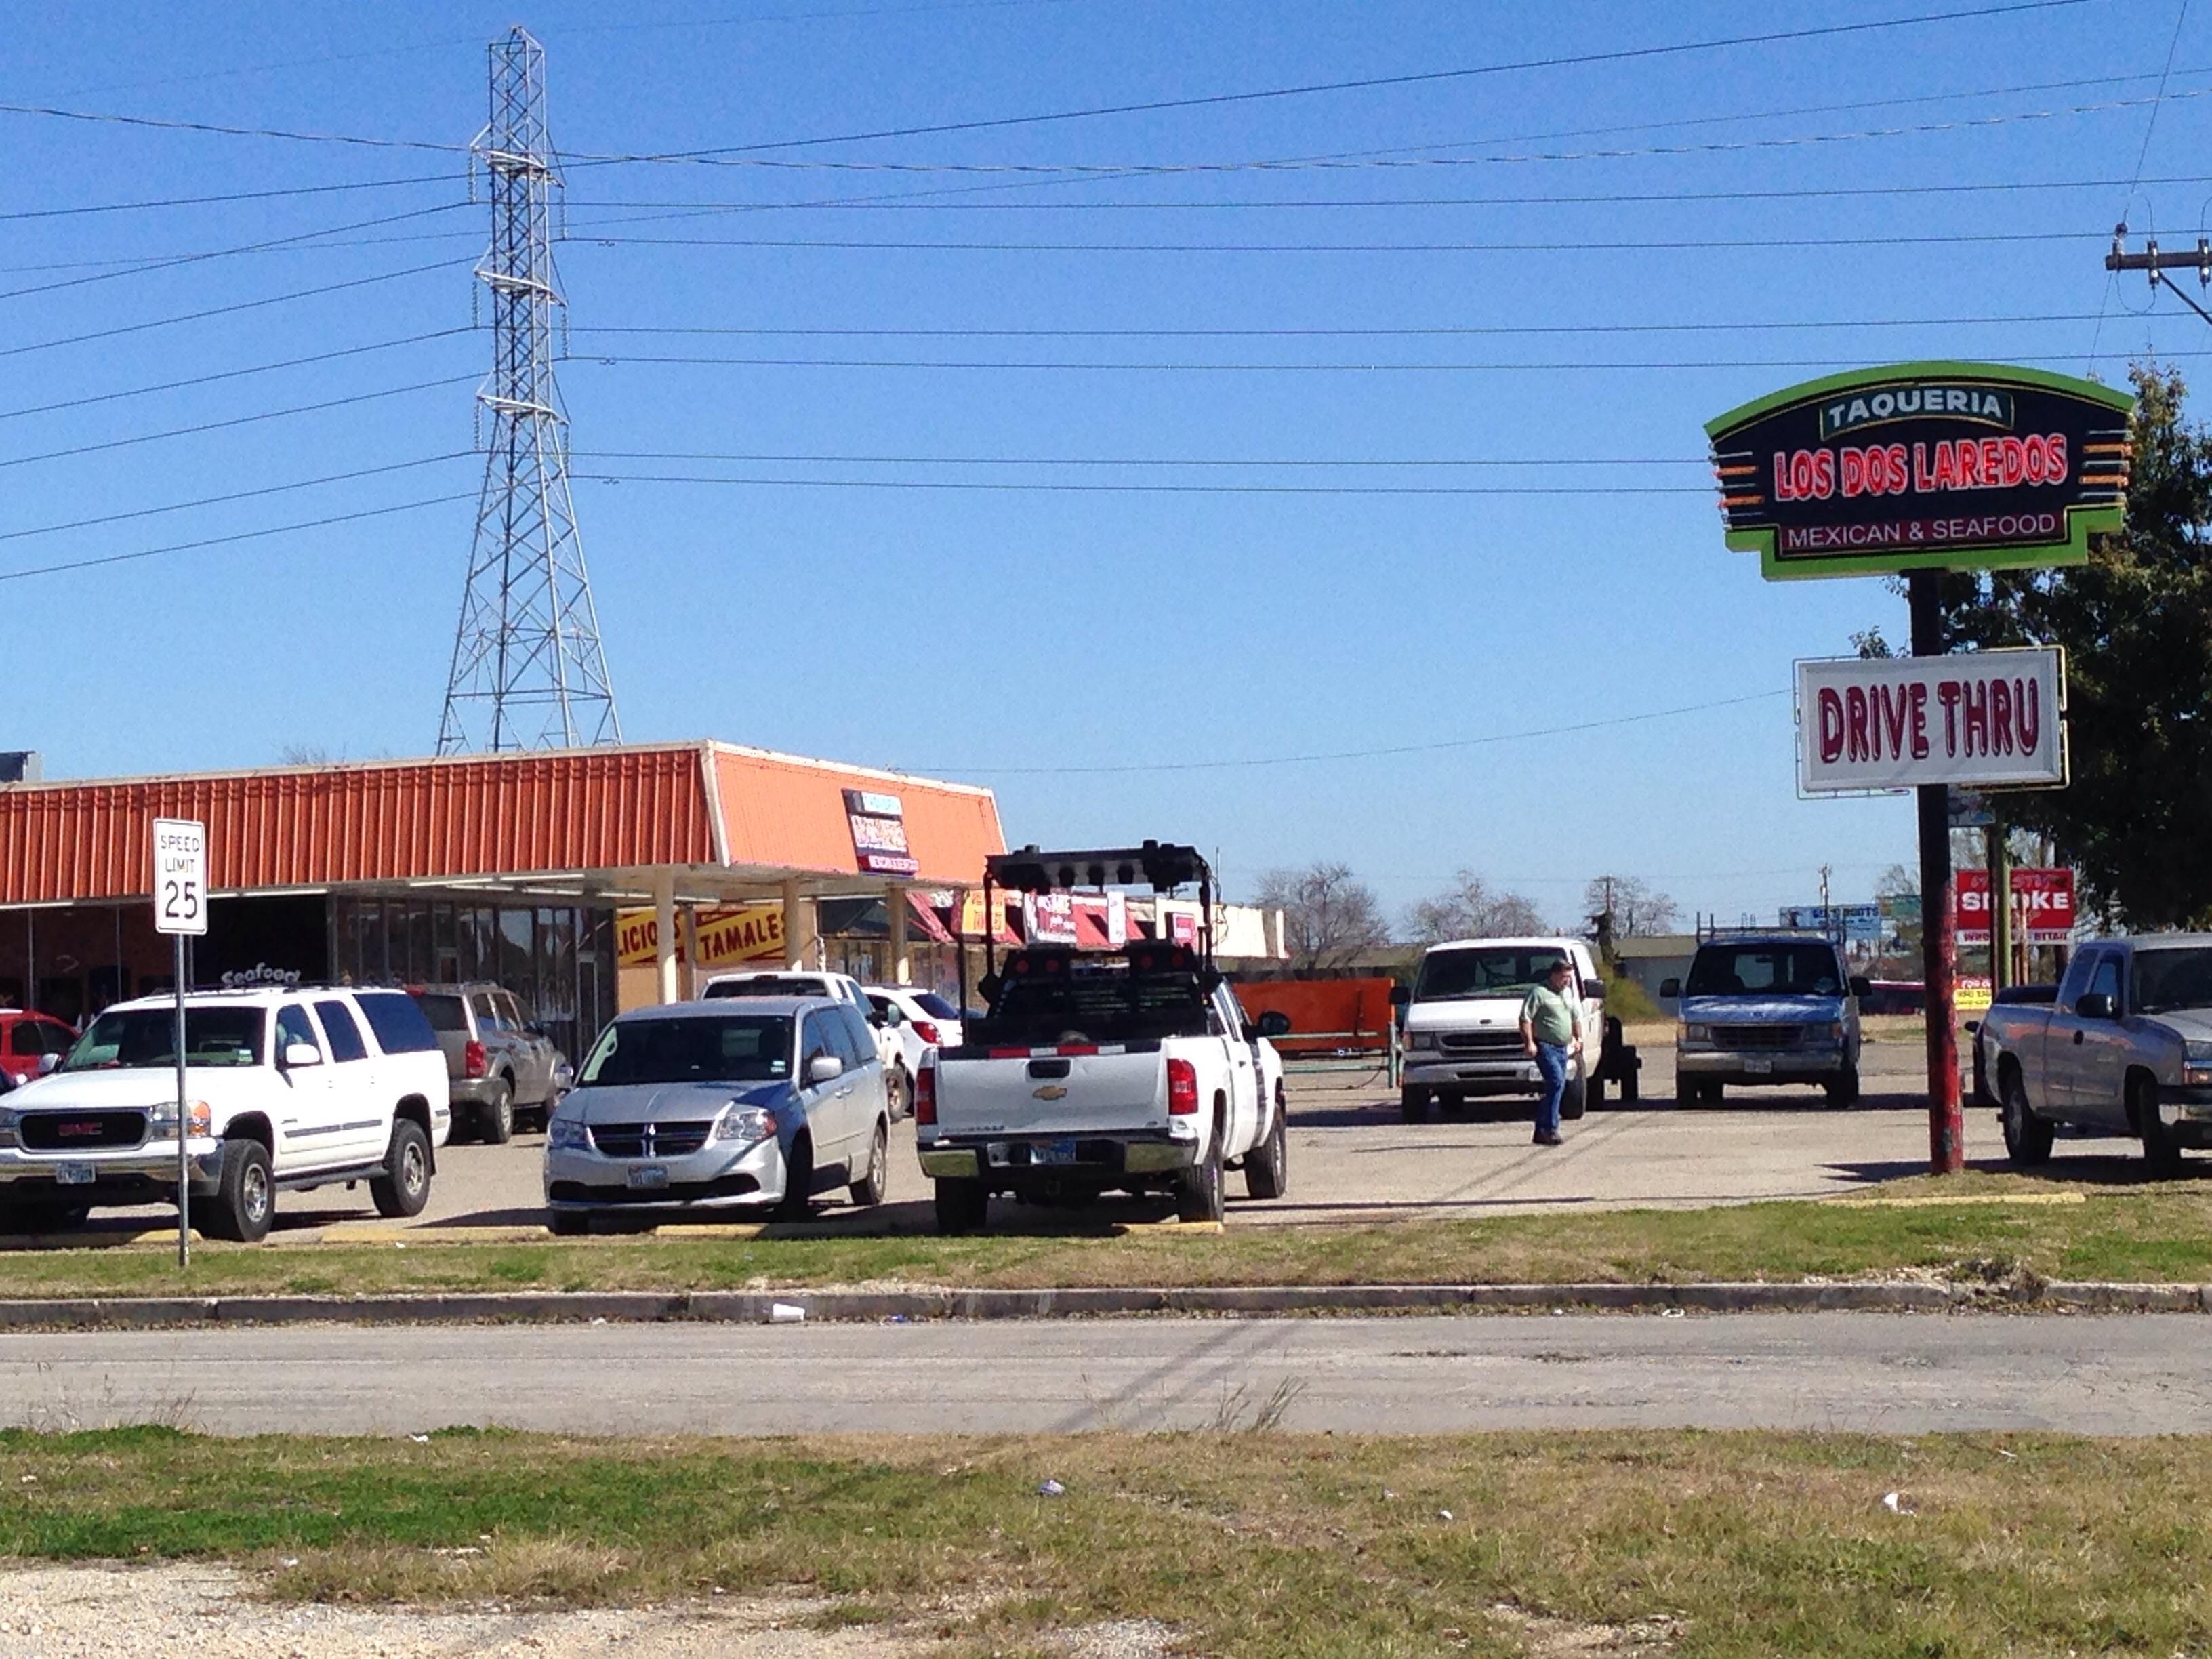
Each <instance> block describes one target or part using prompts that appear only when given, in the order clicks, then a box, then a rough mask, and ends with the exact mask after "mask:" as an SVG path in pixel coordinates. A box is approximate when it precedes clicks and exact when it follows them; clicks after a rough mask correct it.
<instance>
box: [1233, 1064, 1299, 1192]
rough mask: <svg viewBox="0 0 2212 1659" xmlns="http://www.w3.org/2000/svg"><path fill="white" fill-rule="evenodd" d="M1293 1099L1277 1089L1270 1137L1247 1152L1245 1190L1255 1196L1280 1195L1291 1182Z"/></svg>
mask: <svg viewBox="0 0 2212 1659" xmlns="http://www.w3.org/2000/svg"><path fill="white" fill-rule="evenodd" d="M1289 1115H1290V1103H1289V1102H1288V1101H1287V1100H1285V1098H1284V1097H1283V1094H1282V1091H1280V1090H1279V1089H1278V1090H1277V1091H1276V1093H1275V1119H1274V1121H1273V1123H1271V1124H1269V1125H1268V1126H1267V1139H1265V1140H1263V1141H1261V1143H1260V1144H1259V1145H1258V1146H1255V1147H1254V1148H1253V1149H1252V1150H1251V1151H1250V1152H1247V1153H1245V1154H1244V1191H1245V1192H1246V1194H1248V1195H1249V1196H1251V1197H1253V1198H1280V1197H1281V1196H1282V1195H1283V1194H1285V1193H1286V1192H1288V1191H1289V1190H1290V1186H1291V1131H1290V1124H1289V1122H1288V1121H1287V1119H1288V1117H1289Z"/></svg>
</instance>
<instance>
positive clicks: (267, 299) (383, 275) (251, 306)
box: [0, 259, 457, 357]
mask: <svg viewBox="0 0 2212 1659" xmlns="http://www.w3.org/2000/svg"><path fill="white" fill-rule="evenodd" d="M456 263H457V262H456V261H454V260H452V259H435V260H433V261H432V262H431V263H430V264H427V265H410V266H408V267H407V268H406V269H405V270H386V271H380V272H379V273H378V274H377V275H375V276H355V277H351V278H349V279H348V280H347V281H345V282H343V283H324V284H323V285H322V286H321V287H319V288H303V289H293V290H292V291H290V292H289V293H286V294H271V295H264V297H262V298H261V299H258V300H240V301H237V302H236V303H234V304H232V305H227V306H211V307H209V308H208V309H207V310H205V311H187V312H182V313H179V314H177V315H176V316H173V317H156V318H155V319H152V320H151V321H149V322H143V323H125V324H122V325H118V326H117V327H115V328H102V329H95V330H94V331H92V332H91V333H89V334H69V335H64V336H63V337H61V338H59V339H53V340H34V341H33V342H32V343H30V344H28V345H18V346H0V357H20V356H22V355H23V354H24V353H25V352H27V351H52V350H53V349H56V348H58V347H60V346H72V345H84V344H87V343H89V342H92V341H94V340H112V339H115V338H117V337H119V336H121V335H125V334H143V333H144V332H145V331H147V330H148V329H154V328H168V327H170V326H172V325H175V324H178V323H197V322H201V321H203V320H204V319H207V318H210V317H228V316H230V315H232V314H234V313H237V312H241V311H258V310H259V309H261V308H262V307H264V306H281V305H288V304H289V303H290V302H291V301H295V300H312V299H314V298H316V297H318V296H319V295H325V294H342V293H344V292H345V291H346V290H348V289H356V288H367V287H369V286H370V285H371V284H373V283H390V282H396V281H398V279H399V278H401V277H403V276H422V275H423V274H424V273H425V272H426V271H432V270H452V269H453V266H454V264H456Z"/></svg>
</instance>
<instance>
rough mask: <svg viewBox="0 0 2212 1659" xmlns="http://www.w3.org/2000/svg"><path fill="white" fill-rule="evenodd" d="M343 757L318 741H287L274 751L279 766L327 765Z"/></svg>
mask: <svg viewBox="0 0 2212 1659" xmlns="http://www.w3.org/2000/svg"><path fill="white" fill-rule="evenodd" d="M344 758H345V757H343V755H333V754H332V753H331V751H330V750H327V749H325V748H324V747H323V745H322V744H319V743H288V744H285V745H284V746H283V748H282V749H279V750H277V751H276V763H277V764H278V765H279V766H329V765H331V764H332V763H336V762H337V761H341V760H343V759H344Z"/></svg>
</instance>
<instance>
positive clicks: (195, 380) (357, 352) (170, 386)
mask: <svg viewBox="0 0 2212 1659" xmlns="http://www.w3.org/2000/svg"><path fill="white" fill-rule="evenodd" d="M471 332H473V331H472V330H470V329H466V328H441V329H438V330H436V331H434V332H432V333H428V334H410V335H409V336H407V337H406V338H404V339H400V340H378V341H375V342H374V343H371V344H368V345H357V346H345V347H343V348H341V349H338V350H336V351H319V352H317V353H315V354H314V355H313V356H309V357H288V358H286V359H284V360H283V362H274V363H255V364H253V365H252V367H250V368H225V369H219V370H217V371H216V373H214V374H194V375H191V376H189V377H187V378H186V379H184V380H161V381H157V382H155V384H153V385H151V386H131V387H130V388H128V389H127V390H125V391H122V392H94V393H92V394H90V395H89V396H87V397H82V398H63V399H61V400H60V401H59V402H58V403H51V404H33V405H31V406H30V407H28V408H25V409H7V410H0V421H16V420H21V419H22V418H23V416H26V415H52V414H54V413H56V412H57V411H58V410H64V409H82V408H84V407H85V406H86V405H88V404H112V403H115V402H117V401H118V400H120V399H122V398H143V397H146V396H148V395H149V394H150V393H152V392H177V391H180V390H182V389H183V388H184V387H185V386H210V385H213V384H214V383H215V382H216V381H218V380H242V379H244V378H245V377H246V376H247V375H250V374H274V373H275V372H276V371H277V370H278V369H284V368H305V367H307V365H308V364H310V363H328V362H336V361H337V360H338V359H339V358H342V357H360V356H366V355H368V353H370V352H375V351H392V350H396V349H398V348H399V347H401V346H411V345H422V344H424V343H428V342H429V341H432V340H445V339H450V338H452V337H453V336H454V335H457V334H468V333H471Z"/></svg>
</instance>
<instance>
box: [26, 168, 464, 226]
mask: <svg viewBox="0 0 2212 1659" xmlns="http://www.w3.org/2000/svg"><path fill="white" fill-rule="evenodd" d="M451 183H453V176H452V175H451V174H450V173H416V175H414V176H413V177H412V178H408V179H356V180H355V181H353V182H352V183H349V184H343V185H292V186H291V187H289V189H284V190H236V191H227V192H225V193H223V194H222V195H217V196H165V197H155V198H153V199H151V200H144V201H137V202H95V203H92V204H87V205H83V206H79V207H58V208H23V209H19V210H17V211H15V212H13V213H0V223H13V222H19V221H21V220H26V219H75V218H80V217H82V216H84V215H86V214H91V213H142V212H149V211H151V210H155V209H159V208H187V207H215V206H220V205H228V204H231V203H234V202H267V201H274V200H276V199H277V198H279V197H294V196H325V195H330V194H332V193H334V192H337V191H353V190H395V189H398V188H399V187H400V186H402V185H450V184H451Z"/></svg>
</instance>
